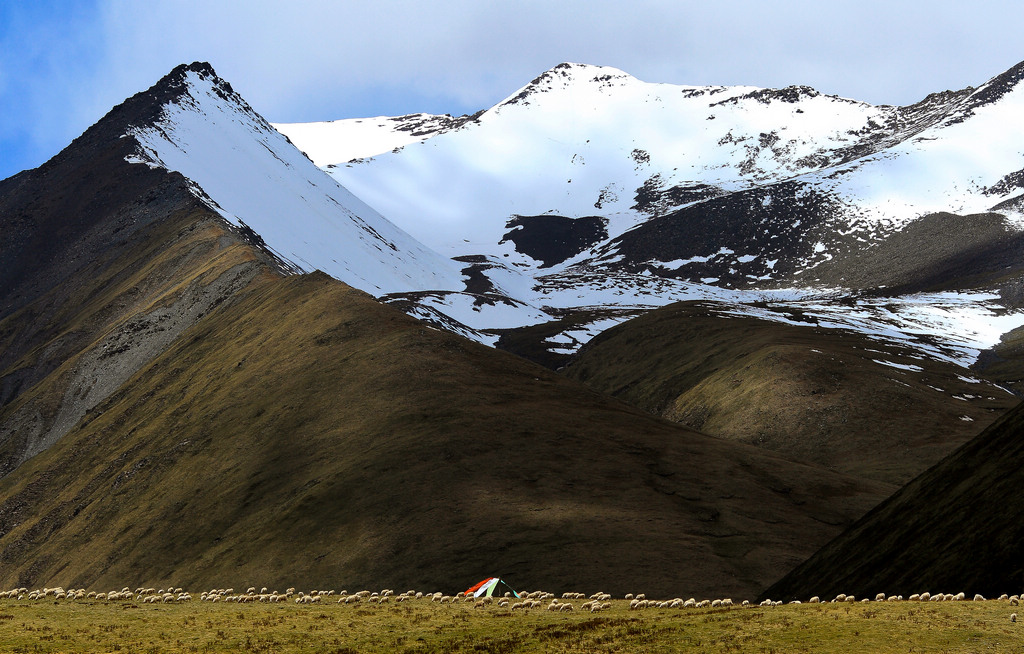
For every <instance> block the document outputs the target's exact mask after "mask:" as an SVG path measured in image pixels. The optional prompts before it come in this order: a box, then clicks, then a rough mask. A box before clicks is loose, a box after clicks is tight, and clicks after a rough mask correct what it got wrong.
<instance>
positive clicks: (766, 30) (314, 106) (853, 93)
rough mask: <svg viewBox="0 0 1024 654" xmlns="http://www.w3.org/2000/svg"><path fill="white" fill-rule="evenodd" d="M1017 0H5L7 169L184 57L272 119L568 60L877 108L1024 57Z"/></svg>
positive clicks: (0, 169)
mask: <svg viewBox="0 0 1024 654" xmlns="http://www.w3.org/2000/svg"><path fill="white" fill-rule="evenodd" d="M1022 27H1024V12H1021V8H1020V5H1019V4H1018V2H1016V1H1015V0H1003V1H999V2H996V1H986V0H976V1H975V2H974V3H966V2H963V1H962V0H956V1H951V0H931V1H928V2H925V1H918V0H915V1H909V0H884V1H880V0H856V1H852V0H830V1H827V2H824V1H822V0H809V1H803V0H776V1H774V2H773V1H769V0H762V1H754V0H716V1H715V2H709V1H708V0H700V1H690V0H675V1H669V0H632V1H629V2H626V1H622V2H616V1H611V0H587V1H582V0H581V1H577V0H568V1H564V2H559V1H558V0H537V1H534V0H509V1H506V2H498V1H494V0H429V1H428V0H421V1H412V0H334V1H326V0H324V1H312V0H310V1H300V0H291V1H290V2H271V1H269V0H246V1H244V2H243V1H241V0H239V1H236V2H227V1H222V0H176V1H170V0H166V1H164V0H0V178H4V177H7V176H9V175H11V174H14V173H15V172H18V171H19V170H22V169H25V168H30V167H34V166H37V165H39V164H40V163H42V162H43V161H45V160H46V159H48V158H49V157H51V156H53V155H54V154H56V152H58V151H59V150H60V149H61V148H62V147H64V146H65V145H67V143H69V142H70V141H71V139H73V138H74V137H75V136H77V135H78V134H80V133H81V132H82V131H84V130H85V129H86V128H87V127H88V126H89V125H91V124H92V123H93V122H95V121H96V120H98V119H99V118H100V117H102V116H103V114H105V113H106V112H107V111H108V110H109V109H110V108H111V107H112V106H113V105H115V104H117V103H119V102H120V101H121V100H123V99H124V98H125V97H127V96H129V95H131V94H133V93H135V92H137V91H140V90H143V89H145V88H147V87H149V86H150V85H152V84H153V83H154V82H155V81H156V80H158V79H159V78H160V77H161V76H163V75H164V74H166V73H167V72H168V71H170V70H171V68H173V67H174V66H175V65H177V64H179V63H182V62H190V61H194V60H205V61H209V62H210V63H212V64H213V66H214V68H216V70H217V71H218V73H220V75H221V76H222V77H224V78H225V79H227V80H228V81H229V82H231V84H232V86H233V87H234V88H235V90H237V91H238V92H240V93H241V94H242V95H243V96H244V97H245V98H246V99H247V100H248V101H249V103H250V104H251V105H253V107H254V108H255V109H256V110H257V111H259V112H260V113H262V114H263V115H264V117H266V118H267V119H268V120H270V121H272V122H298V121H312V120H330V119H337V118H351V117H360V116H373V115H382V114H383V115H398V114H403V113H411V112H416V111H426V112H433V113H451V114H456V115H457V114H462V113H471V112H473V111H476V110H478V109H481V108H485V107H489V106H491V105H493V104H495V103H496V102H498V101H500V100H501V99H502V98H504V97H506V96H508V95H510V94H511V93H513V92H514V91H515V90H516V89H517V88H519V87H520V86H522V85H524V84H526V83H527V82H529V81H530V80H531V79H532V78H534V77H536V76H537V75H538V74H539V73H541V72H542V71H544V70H546V69H548V68H550V67H551V66H554V65H555V64H558V63H559V62H562V61H577V62H584V63H590V64H600V65H607V66H615V67H617V68H621V69H623V70H625V71H626V72H628V73H630V74H632V75H634V76H635V77H638V78H640V79H642V80H645V81H650V82H669V83H675V84H748V85H755V86H768V87H780V86H788V85H790V84H806V85H810V86H813V87H815V88H817V89H818V90H820V91H823V92H826V93H833V94H837V95H842V96H845V97H851V98H856V99H859V100H864V101H868V102H873V103H876V104H909V103H912V102H915V101H917V100H919V99H921V98H922V97H924V96H925V95H927V94H928V93H930V92H932V91H941V90H945V89H952V88H962V87H964V86H969V85H970V86H976V85H978V84H981V83H983V82H984V81H985V80H987V79H989V78H990V77H992V76H994V75H996V74H998V73H1000V72H1002V71H1004V70H1005V69H1007V68H1009V67H1010V66H1012V65H1014V64H1016V63H1017V62H1018V61H1020V60H1024V45H1022V43H1024V42H1022V41H1021V39H1020V34H1021V33H1022Z"/></svg>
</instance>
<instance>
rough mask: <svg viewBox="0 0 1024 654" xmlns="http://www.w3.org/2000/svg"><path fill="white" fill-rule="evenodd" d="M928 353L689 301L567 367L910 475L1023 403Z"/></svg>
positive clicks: (759, 437)
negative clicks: (930, 357)
mask: <svg viewBox="0 0 1024 654" xmlns="http://www.w3.org/2000/svg"><path fill="white" fill-rule="evenodd" d="M793 315H794V317H797V318H799V314H793ZM918 356H919V355H916V354H914V353H913V352H909V351H906V350H903V349H899V348H896V347H893V346H888V345H883V344H881V343H879V342H878V341H873V340H871V339H869V338H867V337H865V336H862V335H859V334H856V333H852V332H847V331H841V330H835V329H826V328H819V327H817V326H806V327H804V326H796V325H788V324H782V323H777V322H772V321H766V320H760V319H756V318H749V317H736V316H729V315H725V314H724V313H723V312H722V311H721V310H720V309H719V308H717V307H716V305H715V304H713V303H699V302H697V303H695V302H686V303H678V304H673V305H670V306H668V307H664V308H661V309H658V310H656V311H652V312H650V313H647V314H645V315H643V316H640V317H638V318H635V319H633V320H630V321H628V322H626V323H623V324H621V325H619V326H617V327H615V328H614V329H610V330H608V331H606V332H604V333H602V334H601V335H599V336H598V337H597V338H595V339H594V340H593V341H591V343H589V344H588V345H587V346H585V347H584V348H583V350H582V351H581V352H580V354H579V355H578V356H577V358H576V359H575V360H574V361H573V362H572V363H571V364H570V365H569V366H568V367H567V368H566V370H565V374H566V375H568V376H569V377H571V378H573V379H577V380H579V381H582V382H584V383H586V384H587V385H589V386H591V387H593V388H595V389H597V390H600V391H604V392H607V393H610V394H612V395H614V396H616V397H619V398H620V399H623V400H625V401H627V402H629V403H631V404H634V405H636V406H638V407H641V408H643V409H645V410H647V411H650V412H652V413H654V414H657V415H660V416H663V417H665V418H668V419H670V420H674V421H677V422H680V423H682V424H684V425H687V426H690V427H692V428H694V429H699V430H701V431H703V432H704V433H707V434H711V435H714V436H719V437H722V438H728V439H733V440H739V441H743V442H746V443H751V444H755V445H758V446H761V447H764V448H767V449H770V450H773V451H777V452H780V453H782V454H785V455H786V456H790V457H794V458H798V459H802V460H807V461H812V462H815V463H817V464H820V465H823V466H827V467H829V468H833V469H836V470H840V471H843V472H845V473H848V474H852V475H857V476H861V477H864V478H869V479H877V480H882V481H887V482H890V483H905V482H906V481H909V480H910V479H912V478H913V477H914V476H915V475H917V474H919V473H920V472H921V471H923V470H924V469H926V468H927V467H928V466H930V465H932V464H933V463H935V462H936V461H938V460H939V459H941V458H942V457H943V456H945V455H946V454H948V453H949V452H950V451H952V450H953V449H954V448H956V447H957V446H959V445H960V444H962V443H964V442H965V441H967V440H968V439H970V438H972V437H973V436H975V435H977V433H979V432H980V431H981V429H983V428H984V427H985V426H987V425H988V424H990V423H991V422H992V421H993V420H995V419H996V418H997V417H999V416H1000V415H1001V414H1002V413H1003V412H1004V411H1005V410H1006V409H1008V408H1009V407H1012V406H1014V405H1016V403H1017V399H1016V398H1015V397H1014V396H1012V395H1010V394H1009V393H1007V392H1005V391H1003V390H1002V389H1000V388H998V387H996V386H994V385H992V384H989V383H970V382H967V381H964V380H963V379H961V378H960V377H961V376H962V375H963V373H964V371H963V369H961V368H958V367H956V366H952V365H948V364H944V363H941V362H934V361H926V360H922V359H920V358H916V357H918ZM878 360H882V361H889V362H892V363H896V364H900V365H914V366H918V367H920V368H922V370H921V371H920V372H916V371H910V370H902V369H898V368H894V367H892V366H887V365H883V364H879V363H877V362H876V361H878ZM958 398H959V399H958ZM964 418H969V419H970V420H965V419H964Z"/></svg>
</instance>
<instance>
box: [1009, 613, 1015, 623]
mask: <svg viewBox="0 0 1024 654" xmlns="http://www.w3.org/2000/svg"><path fill="white" fill-rule="evenodd" d="M1016 621H1017V614H1016V613H1011V614H1010V622H1016Z"/></svg>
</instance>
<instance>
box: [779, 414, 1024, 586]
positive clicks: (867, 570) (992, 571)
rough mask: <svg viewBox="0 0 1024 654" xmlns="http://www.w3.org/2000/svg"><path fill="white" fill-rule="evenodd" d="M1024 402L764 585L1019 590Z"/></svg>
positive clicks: (1023, 559)
mask: <svg viewBox="0 0 1024 654" xmlns="http://www.w3.org/2000/svg"><path fill="white" fill-rule="evenodd" d="M1022 434H1024V407H1018V408H1016V409H1014V410H1013V411H1011V412H1010V413H1008V414H1007V415H1006V416H1004V417H1003V418H1002V419H1001V420H999V421H998V422H996V423H995V424H993V425H992V426H991V427H989V428H988V429H987V430H985V432H984V433H982V434H981V435H980V436H978V437H977V438H975V439H973V440H971V441H970V442H969V443H967V444H965V445H964V446H963V447H961V448H960V449H958V450H957V451H955V452H953V453H952V454H951V455H949V456H948V457H946V458H945V459H943V460H942V461H941V462H940V463H938V464H937V465H935V466H934V467H932V468H930V469H929V470H928V471H926V472H925V473H924V474H922V475H921V476H920V477H918V478H916V479H914V480H913V481H912V482H911V483H909V484H907V485H906V486H905V487H903V488H902V489H900V491H899V492H897V493H896V494H895V495H893V496H892V497H891V498H890V499H888V500H886V501H885V502H884V503H883V504H881V505H879V506H878V507H877V508H875V509H874V510H873V511H871V512H870V513H869V514H867V515H866V516H864V518H863V519H861V520H860V521H858V522H857V524H855V525H854V526H853V527H851V528H850V529H849V530H847V531H846V532H844V533H843V534H842V535H841V536H839V537H838V538H836V539H835V540H834V541H832V542H831V543H829V544H828V545H827V546H825V547H824V548H822V549H821V551H819V552H818V553H817V554H815V555H814V556H813V557H811V558H810V559H808V560H807V561H806V562H804V563H803V564H801V565H800V566H799V567H797V568H796V569H795V570H793V571H792V572H791V573H790V574H788V575H786V576H785V577H784V578H783V579H782V580H780V581H779V582H777V583H776V584H775V585H773V586H772V587H771V588H769V589H768V590H767V591H766V592H765V595H766V596H770V597H772V598H776V599H779V598H781V599H789V598H801V599H806V597H809V596H810V595H820V596H822V597H830V596H834V595H835V594H837V593H840V592H842V593H847V594H850V593H854V594H856V595H857V596H858V597H859V596H865V597H866V596H873V595H874V594H875V593H880V592H884V593H888V594H897V593H899V594H903V595H905V596H906V595H909V594H911V593H920V592H924V591H928V592H931V593H935V592H945V593H957V592H961V591H962V592H965V593H967V595H968V597H970V596H971V595H973V594H975V593H981V594H982V595H985V596H986V597H994V596H998V595H1000V594H1002V593H1019V592H1020V589H1021V586H1022V584H1024V548H1022V545H1021V543H1024V523H1022V522H1021V520H1020V501H1021V500H1020V498H1021V486H1022V484H1024V439H1022V438H1021V435H1022Z"/></svg>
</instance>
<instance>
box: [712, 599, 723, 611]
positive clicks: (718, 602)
mask: <svg viewBox="0 0 1024 654" xmlns="http://www.w3.org/2000/svg"><path fill="white" fill-rule="evenodd" d="M720 606H722V600H719V599H716V600H714V601H712V602H711V608H713V609H717V608H718V607H720Z"/></svg>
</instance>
